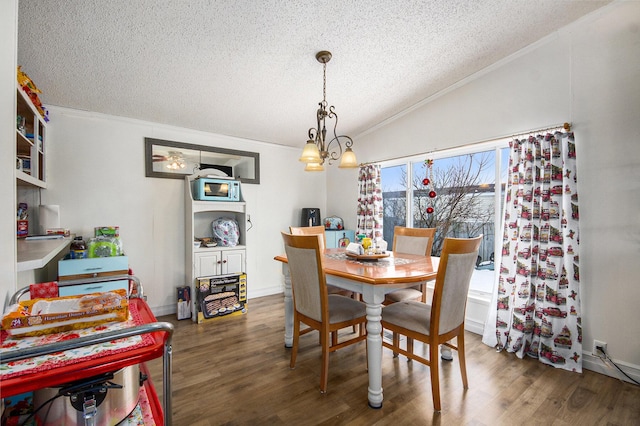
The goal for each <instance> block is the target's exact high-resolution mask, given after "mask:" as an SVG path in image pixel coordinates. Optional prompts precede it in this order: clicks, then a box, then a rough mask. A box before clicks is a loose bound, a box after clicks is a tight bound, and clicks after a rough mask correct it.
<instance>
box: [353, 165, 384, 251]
mask: <svg viewBox="0 0 640 426" xmlns="http://www.w3.org/2000/svg"><path fill="white" fill-rule="evenodd" d="M380 178H381V176H380V165H379V164H368V165H364V166H360V170H359V171H358V192H359V193H358V211H357V221H358V223H357V225H358V231H357V233H358V234H365V235H366V236H367V237H369V238H374V239H377V238H382V222H383V210H382V186H381V183H380Z"/></svg>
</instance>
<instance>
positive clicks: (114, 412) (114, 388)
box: [33, 365, 141, 426]
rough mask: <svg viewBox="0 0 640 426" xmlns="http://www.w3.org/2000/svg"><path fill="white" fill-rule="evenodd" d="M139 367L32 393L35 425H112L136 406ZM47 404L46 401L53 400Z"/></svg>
mask: <svg viewBox="0 0 640 426" xmlns="http://www.w3.org/2000/svg"><path fill="white" fill-rule="evenodd" d="M140 382H141V378H140V367H139V366H138V365H132V366H130V367H125V368H123V369H121V370H118V371H116V372H114V373H112V374H110V375H107V376H105V375H102V376H98V377H91V378H89V379H84V380H79V381H77V382H73V383H69V384H67V385H64V386H59V387H53V388H45V389H40V390H37V391H35V392H34V395H33V403H34V407H35V408H36V409H37V408H38V407H40V405H42V404H45V405H44V406H43V407H42V408H40V409H39V410H38V412H37V413H36V418H37V419H38V420H39V421H40V423H38V424H42V425H47V426H63V425H64V426H70V425H78V426H114V425H116V424H118V423H120V422H121V421H122V420H124V419H126V418H127V416H129V414H131V412H132V411H133V410H134V408H136V405H138V395H139V393H140ZM56 395H62V396H60V397H57V398H55V399H53V400H52V401H51V402H47V401H48V400H49V399H50V398H54V397H56Z"/></svg>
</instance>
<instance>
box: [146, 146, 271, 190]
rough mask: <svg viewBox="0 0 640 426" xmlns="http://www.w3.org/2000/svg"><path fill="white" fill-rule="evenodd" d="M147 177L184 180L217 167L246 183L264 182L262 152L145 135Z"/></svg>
mask: <svg viewBox="0 0 640 426" xmlns="http://www.w3.org/2000/svg"><path fill="white" fill-rule="evenodd" d="M144 151H145V173H146V176H147V177H159V178H170V179H184V177H185V176H187V175H191V174H193V173H195V172H197V171H198V170H201V169H217V170H220V171H221V172H223V173H225V174H226V175H227V176H229V177H233V178H235V179H238V180H239V181H240V182H242V183H254V184H259V183H260V154H259V153H257V152H248V151H238V150H235V149H226V148H216V147H209V146H202V145H194V144H189V143H182V142H174V141H167V140H163V139H153V138H144Z"/></svg>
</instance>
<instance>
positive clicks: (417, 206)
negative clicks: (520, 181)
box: [412, 150, 496, 261]
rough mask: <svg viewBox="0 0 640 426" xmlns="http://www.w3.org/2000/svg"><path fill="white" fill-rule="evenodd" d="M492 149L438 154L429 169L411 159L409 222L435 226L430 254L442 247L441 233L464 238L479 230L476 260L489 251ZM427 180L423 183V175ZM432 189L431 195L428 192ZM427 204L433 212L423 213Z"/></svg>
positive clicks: (437, 252)
mask: <svg viewBox="0 0 640 426" xmlns="http://www.w3.org/2000/svg"><path fill="white" fill-rule="evenodd" d="M495 164H496V162H495V150H491V151H485V152H480V153H473V154H465V155H458V156H455V157H446V158H438V159H435V160H434V162H433V166H432V169H431V170H429V169H428V168H427V166H426V164H425V163H424V162H415V163H413V170H414V176H413V179H412V193H413V197H412V201H413V206H412V211H413V214H412V217H413V222H414V223H413V226H415V227H418V228H436V229H437V231H436V237H435V239H434V241H433V254H434V255H436V256H438V255H439V254H440V252H441V251H442V243H443V242H444V238H445V237H453V238H468V237H475V236H477V235H480V234H483V235H484V237H485V238H484V239H483V243H482V245H481V246H480V252H479V257H480V261H484V260H489V258H490V256H491V253H493V240H494V238H493V234H494V222H495V218H494V206H495V203H494V195H495V191H494V190H495V173H496V170H495ZM424 178H428V179H429V181H430V183H429V184H428V185H426V186H425V185H423V179H424ZM432 190H433V191H435V192H436V197H435V198H431V197H430V195H429V193H430V192H431V191H432ZM429 207H432V208H433V213H430V214H429V213H427V209H428V208H429Z"/></svg>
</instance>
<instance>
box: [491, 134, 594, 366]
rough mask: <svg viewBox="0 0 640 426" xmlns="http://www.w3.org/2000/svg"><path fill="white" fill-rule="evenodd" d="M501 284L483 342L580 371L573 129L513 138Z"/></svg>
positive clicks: (576, 195)
mask: <svg viewBox="0 0 640 426" xmlns="http://www.w3.org/2000/svg"><path fill="white" fill-rule="evenodd" d="M510 151H511V154H510V159H509V181H508V182H507V184H506V191H505V196H506V203H505V210H504V224H503V229H504V231H503V243H502V256H501V260H500V271H499V272H500V274H499V277H498V287H497V288H496V291H495V292H494V298H493V305H492V306H494V307H495V308H494V309H491V310H490V313H489V317H488V319H487V324H486V325H485V331H484V337H483V342H484V343H486V344H488V345H490V346H495V347H496V348H497V349H498V350H503V349H506V350H507V351H508V352H514V353H516V355H517V356H518V357H519V358H523V357H524V355H528V356H531V357H534V358H538V359H539V360H540V361H541V362H543V363H545V364H549V365H553V366H555V367H558V368H563V369H565V370H570V371H576V372H581V371H582V324H581V309H580V270H579V266H578V265H579V255H578V244H579V241H580V231H579V227H578V225H579V215H578V193H577V190H576V188H577V181H578V175H577V170H576V146H575V142H574V135H573V133H561V132H556V133H555V134H549V133H548V134H546V135H539V136H535V137H534V136H529V137H528V138H525V139H521V140H514V141H512V142H511V143H510Z"/></svg>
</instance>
